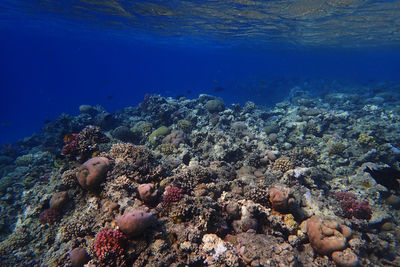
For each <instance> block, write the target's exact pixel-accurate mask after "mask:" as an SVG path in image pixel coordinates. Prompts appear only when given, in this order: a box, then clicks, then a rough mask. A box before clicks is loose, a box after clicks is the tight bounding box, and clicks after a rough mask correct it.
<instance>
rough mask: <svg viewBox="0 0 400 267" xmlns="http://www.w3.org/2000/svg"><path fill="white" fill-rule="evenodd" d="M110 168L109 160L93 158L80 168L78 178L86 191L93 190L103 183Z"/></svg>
mask: <svg viewBox="0 0 400 267" xmlns="http://www.w3.org/2000/svg"><path fill="white" fill-rule="evenodd" d="M109 167H110V162H109V160H108V159H107V158H105V157H95V158H91V159H89V160H88V161H86V162H85V163H83V164H82V166H81V167H79V169H78V172H77V174H76V177H77V178H78V182H79V184H80V185H81V186H82V187H83V188H84V189H88V190H93V189H95V188H96V187H97V186H98V185H99V184H100V183H101V182H103V180H104V178H105V176H106V173H107V171H108V169H109Z"/></svg>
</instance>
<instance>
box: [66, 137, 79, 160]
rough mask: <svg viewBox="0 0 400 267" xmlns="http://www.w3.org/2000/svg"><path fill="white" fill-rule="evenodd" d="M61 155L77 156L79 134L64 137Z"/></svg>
mask: <svg viewBox="0 0 400 267" xmlns="http://www.w3.org/2000/svg"><path fill="white" fill-rule="evenodd" d="M64 143H65V145H64V147H63V148H62V154H63V155H77V154H78V152H79V134H77V133H73V134H66V135H65V137H64Z"/></svg>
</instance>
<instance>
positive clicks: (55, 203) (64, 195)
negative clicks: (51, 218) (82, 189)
mask: <svg viewBox="0 0 400 267" xmlns="http://www.w3.org/2000/svg"><path fill="white" fill-rule="evenodd" d="M67 200H68V192H67V191H61V192H58V193H55V194H54V195H53V197H52V198H51V199H50V208H51V209H55V210H60V209H62V208H63V207H64V205H65V204H66V203H67Z"/></svg>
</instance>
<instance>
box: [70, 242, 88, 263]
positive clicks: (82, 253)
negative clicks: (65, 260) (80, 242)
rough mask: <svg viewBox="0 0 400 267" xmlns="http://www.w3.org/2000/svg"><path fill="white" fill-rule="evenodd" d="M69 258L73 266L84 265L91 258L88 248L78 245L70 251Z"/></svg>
mask: <svg viewBox="0 0 400 267" xmlns="http://www.w3.org/2000/svg"><path fill="white" fill-rule="evenodd" d="M69 259H70V261H71V266H72V267H82V266H83V265H85V264H86V263H87V262H88V261H89V260H90V257H89V255H88V254H87V252H86V249H84V248H81V247H77V248H74V249H73V250H71V252H70V253H69Z"/></svg>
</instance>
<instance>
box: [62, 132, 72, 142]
mask: <svg viewBox="0 0 400 267" xmlns="http://www.w3.org/2000/svg"><path fill="white" fill-rule="evenodd" d="M71 138H72V134H70V133H67V134H66V135H64V142H65V143H68V142H69V141H70V140H71Z"/></svg>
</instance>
